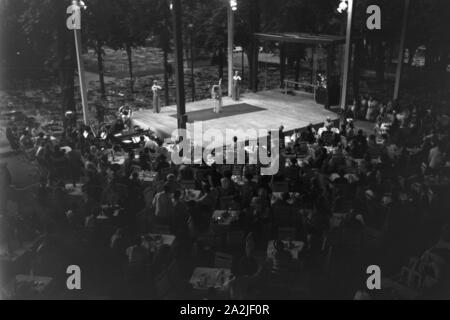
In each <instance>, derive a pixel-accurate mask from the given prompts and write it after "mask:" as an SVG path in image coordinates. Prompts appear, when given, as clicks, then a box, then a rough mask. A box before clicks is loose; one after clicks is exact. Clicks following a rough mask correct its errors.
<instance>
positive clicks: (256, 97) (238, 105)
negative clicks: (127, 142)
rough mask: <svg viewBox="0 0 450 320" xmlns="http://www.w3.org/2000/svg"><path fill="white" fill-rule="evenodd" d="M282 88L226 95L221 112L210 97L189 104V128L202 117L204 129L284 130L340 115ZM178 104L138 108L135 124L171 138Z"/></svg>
mask: <svg viewBox="0 0 450 320" xmlns="http://www.w3.org/2000/svg"><path fill="white" fill-rule="evenodd" d="M281 91H282V90H280V89H278V90H269V91H259V92H257V93H245V94H244V95H242V96H241V100H240V101H237V102H236V101H233V100H232V99H231V98H228V97H224V98H223V105H224V106H223V108H222V113H221V114H215V113H213V111H212V109H213V101H212V100H211V99H208V100H201V101H196V102H191V103H187V104H186V113H187V116H188V123H187V129H188V131H189V132H191V133H192V132H193V131H192V130H193V123H194V122H198V121H203V123H202V125H203V131H206V130H208V129H219V130H221V131H222V134H225V132H226V129H231V130H244V131H245V130H248V129H255V130H258V129H266V130H278V129H279V127H280V126H281V125H283V126H284V128H285V129H284V131H285V132H292V131H293V130H295V129H302V128H305V127H306V126H308V125H309V124H310V123H312V124H313V125H315V126H317V125H321V124H323V122H324V121H325V120H326V118H327V117H330V118H331V119H332V120H337V119H339V116H338V115H337V114H336V113H334V112H331V111H329V110H326V109H325V108H324V106H322V105H319V104H317V103H316V102H315V101H314V97H313V95H312V94H310V93H305V92H300V91H295V96H292V95H285V94H284V93H282V92H281ZM176 113H177V109H176V106H168V107H163V108H162V110H161V113H159V114H156V113H153V110H152V109H149V110H140V111H135V112H134V114H133V124H134V125H138V126H140V127H141V128H143V129H145V130H148V129H150V130H152V131H154V132H155V134H156V135H157V136H159V137H161V138H163V139H164V138H168V137H170V136H171V135H172V132H173V131H174V130H176V129H177V118H176Z"/></svg>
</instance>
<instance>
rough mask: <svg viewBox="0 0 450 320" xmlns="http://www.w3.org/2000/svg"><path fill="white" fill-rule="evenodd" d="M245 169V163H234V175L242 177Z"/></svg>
mask: <svg viewBox="0 0 450 320" xmlns="http://www.w3.org/2000/svg"><path fill="white" fill-rule="evenodd" d="M243 171H244V166H243V165H234V166H233V176H238V177H242V172H243Z"/></svg>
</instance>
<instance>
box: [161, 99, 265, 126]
mask: <svg viewBox="0 0 450 320" xmlns="http://www.w3.org/2000/svg"><path fill="white" fill-rule="evenodd" d="M264 110H266V109H264V108H260V107H256V106H252V105H251V104H247V103H239V104H234V105H231V106H224V107H222V111H221V113H214V112H213V108H212V104H211V109H203V110H197V111H192V112H187V113H186V116H187V117H188V123H194V122H196V121H208V120H213V119H220V118H225V117H231V116H237V115H240V114H245V113H252V112H258V111H264ZM170 116H171V117H173V118H177V115H176V114H172V115H170Z"/></svg>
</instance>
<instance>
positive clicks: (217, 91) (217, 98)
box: [211, 79, 223, 113]
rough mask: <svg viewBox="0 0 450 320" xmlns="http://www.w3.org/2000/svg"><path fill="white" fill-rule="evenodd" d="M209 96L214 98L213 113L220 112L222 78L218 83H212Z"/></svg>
mask: <svg viewBox="0 0 450 320" xmlns="http://www.w3.org/2000/svg"><path fill="white" fill-rule="evenodd" d="M211 96H212V98H213V100H214V107H213V111H214V113H220V112H221V111H222V103H223V102H222V79H220V80H219V84H216V85H213V87H212V89H211Z"/></svg>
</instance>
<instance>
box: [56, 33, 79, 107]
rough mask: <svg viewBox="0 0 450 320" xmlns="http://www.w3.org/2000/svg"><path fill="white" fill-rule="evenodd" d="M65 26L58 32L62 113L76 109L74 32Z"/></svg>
mask: <svg viewBox="0 0 450 320" xmlns="http://www.w3.org/2000/svg"><path fill="white" fill-rule="evenodd" d="M66 31H67V30H65V29H64V28H59V29H58V32H57V39H56V41H57V48H58V50H57V55H58V58H57V59H58V61H57V70H58V78H59V85H60V88H61V93H62V96H61V97H62V99H61V100H62V101H61V105H62V110H61V111H62V113H63V115H64V113H65V112H66V111H67V110H71V111H74V112H75V111H76V108H75V83H74V79H75V68H76V62H75V61H76V59H75V56H74V52H75V43H74V41H73V33H69V32H66Z"/></svg>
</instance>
